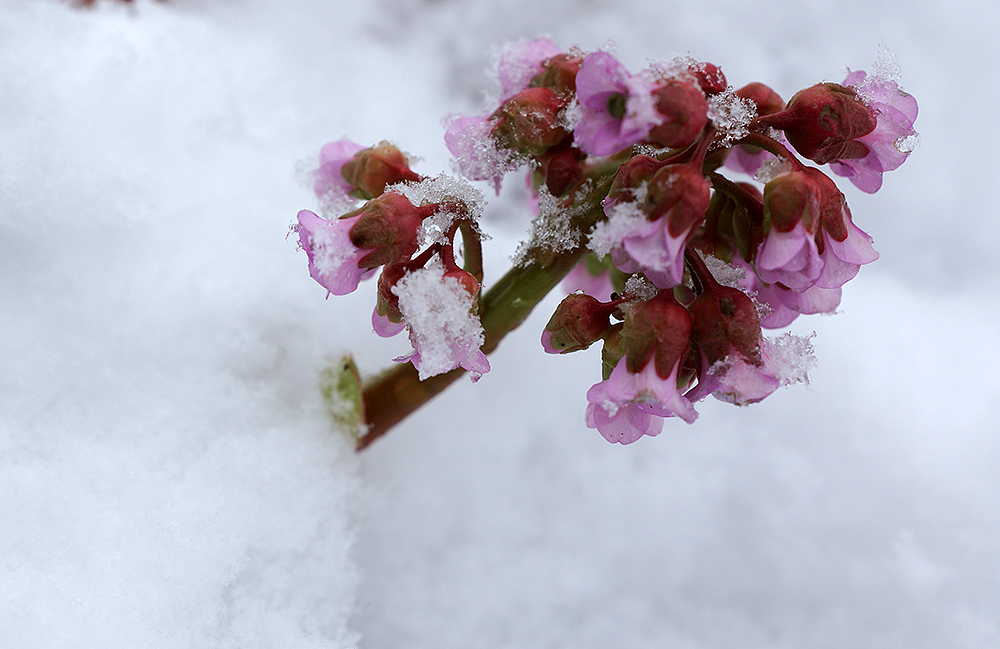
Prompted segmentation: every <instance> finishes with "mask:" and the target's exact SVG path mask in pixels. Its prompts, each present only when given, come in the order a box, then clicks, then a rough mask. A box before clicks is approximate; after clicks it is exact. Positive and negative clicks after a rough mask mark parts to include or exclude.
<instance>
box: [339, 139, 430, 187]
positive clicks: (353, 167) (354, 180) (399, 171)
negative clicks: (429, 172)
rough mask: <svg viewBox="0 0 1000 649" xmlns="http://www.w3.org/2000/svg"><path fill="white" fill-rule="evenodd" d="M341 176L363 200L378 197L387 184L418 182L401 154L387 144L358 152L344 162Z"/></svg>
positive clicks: (418, 178) (417, 177) (380, 144)
mask: <svg viewBox="0 0 1000 649" xmlns="http://www.w3.org/2000/svg"><path fill="white" fill-rule="evenodd" d="M340 173H341V175H342V176H343V177H344V179H345V180H346V181H347V182H348V183H350V185H351V186H352V187H354V189H355V192H354V193H355V194H356V195H357V196H358V198H365V199H370V198H375V197H376V196H380V195H381V194H382V193H383V192H384V191H385V188H386V186H388V185H394V184H396V183H399V182H403V181H412V182H415V181H419V180H420V176H418V175H417V174H416V173H414V172H413V171H412V170H411V169H410V164H409V161H408V160H407V159H406V156H404V155H403V153H402V151H400V150H399V149H397V148H396V147H394V146H393V145H391V144H389V143H388V142H381V143H379V144H378V145H376V146H374V147H372V148H370V149H365V150H363V151H359V152H358V153H357V154H356V155H355V156H354V158H352V159H351V160H348V161H347V162H345V163H344V166H343V167H342V168H341V170H340Z"/></svg>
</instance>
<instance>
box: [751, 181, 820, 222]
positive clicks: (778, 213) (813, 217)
mask: <svg viewBox="0 0 1000 649" xmlns="http://www.w3.org/2000/svg"><path fill="white" fill-rule="evenodd" d="M824 177H825V176H824ZM819 217H820V187H819V185H817V184H816V182H814V180H813V178H812V176H811V174H809V173H807V172H806V171H790V172H788V173H786V174H782V175H780V176H778V177H777V178H774V179H773V180H771V181H770V182H768V183H767V184H766V185H764V222H765V223H770V227H772V228H774V229H775V230H777V231H778V232H791V231H792V230H793V229H794V228H795V226H796V224H798V223H799V222H801V223H802V225H803V227H804V228H805V229H806V230H807V231H808V232H816V228H817V226H818V224H819Z"/></svg>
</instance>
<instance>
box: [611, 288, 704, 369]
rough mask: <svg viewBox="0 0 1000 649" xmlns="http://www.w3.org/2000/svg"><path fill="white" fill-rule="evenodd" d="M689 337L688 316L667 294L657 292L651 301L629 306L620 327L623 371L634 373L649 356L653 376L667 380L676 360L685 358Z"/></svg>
mask: <svg viewBox="0 0 1000 649" xmlns="http://www.w3.org/2000/svg"><path fill="white" fill-rule="evenodd" d="M690 334H691V316H690V314H688V311H687V309H685V308H684V307H683V306H681V305H680V304H679V303H678V302H677V300H675V299H674V297H673V293H672V292H671V291H661V292H660V293H659V294H658V295H657V296H656V297H654V298H652V299H649V300H645V301H642V302H632V303H629V305H628V307H627V308H626V309H625V322H624V326H623V328H622V337H623V338H624V345H625V363H626V369H627V370H628V371H629V372H632V373H633V374H637V373H639V372H641V371H642V369H643V368H644V367H645V366H646V363H648V362H649V359H650V357H652V358H653V360H654V362H655V363H656V374H657V375H658V376H659V377H660V378H667V377H668V376H670V372H671V371H673V369H674V366H675V365H677V363H678V361H679V360H682V359H683V358H684V357H685V356H686V355H687V352H688V350H689V349H690Z"/></svg>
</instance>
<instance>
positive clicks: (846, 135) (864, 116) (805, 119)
mask: <svg viewBox="0 0 1000 649" xmlns="http://www.w3.org/2000/svg"><path fill="white" fill-rule="evenodd" d="M761 121H762V122H763V123H764V124H767V125H769V126H773V127H775V128H779V129H781V130H783V131H784V132H785V138H786V139H787V140H788V142H789V143H790V144H791V145H792V146H793V147H795V150H796V151H798V152H799V153H801V154H802V155H803V156H805V157H807V158H809V159H810V160H814V161H815V162H818V163H819V164H825V163H827V162H833V161H834V160H844V159H851V158H863V157H865V156H866V155H868V151H869V149H868V147H867V146H866V145H865V144H863V143H862V142H859V141H857V139H856V138H859V137H861V136H863V135H867V134H868V133H871V132H872V131H874V130H875V126H876V119H875V113H874V112H873V111H872V109H871V108H869V107H868V106H867V105H865V103H864V102H863V101H861V100H860V99H859V98H858V96H857V94H856V93H855V92H854V90H853V89H851V88H847V87H845V86H841V85H839V84H836V83H819V84H816V85H815V86H812V87H811V88H806V89H805V90H800V91H799V92H798V93H797V94H795V96H793V97H792V98H791V99H790V100H789V101H788V105H787V106H786V107H785V110H783V111H781V112H780V113H775V114H774V115H772V116H769V117H768V118H765V119H763V120H761Z"/></svg>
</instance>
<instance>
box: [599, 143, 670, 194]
mask: <svg viewBox="0 0 1000 649" xmlns="http://www.w3.org/2000/svg"><path fill="white" fill-rule="evenodd" d="M663 165H664V163H663V162H661V161H659V160H657V159H656V158H652V157H650V156H648V155H641V154H640V155H634V156H632V157H631V158H629V159H628V160H626V161H625V162H624V163H623V164H622V165H621V166H620V167H618V172H617V173H616V174H615V178H614V180H613V181H612V182H611V189H609V190H608V199H609V200H615V199H617V198H619V197H621V196H622V194H624V193H626V192H629V193H631V192H633V191H634V190H635V189H637V188H638V187H639V186H640V185H641V184H642V183H644V182H646V181H647V180H649V179H650V178H652V177H653V174H655V173H656V172H657V171H658V170H659V169H660V167H662V166H663Z"/></svg>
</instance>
